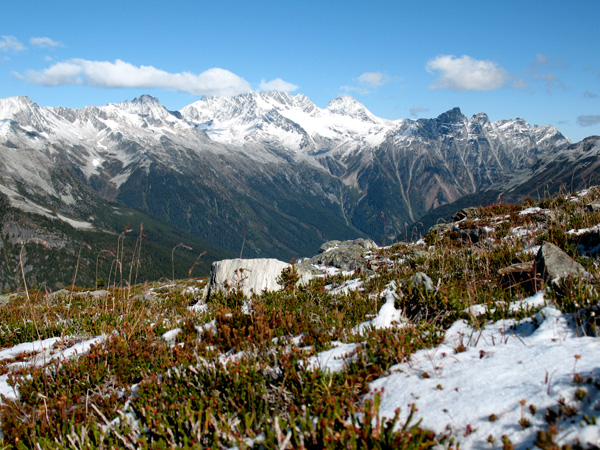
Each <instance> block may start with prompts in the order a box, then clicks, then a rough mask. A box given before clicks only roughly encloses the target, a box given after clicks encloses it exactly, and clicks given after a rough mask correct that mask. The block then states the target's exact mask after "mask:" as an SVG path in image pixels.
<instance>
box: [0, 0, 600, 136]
mask: <svg viewBox="0 0 600 450" xmlns="http://www.w3.org/2000/svg"><path fill="white" fill-rule="evenodd" d="M2 9H3V11H2V15H1V17H0V98H4V97H11V96H16V95H27V96H28V97H30V98H31V100H33V101H34V102H36V103H38V104H39V105H42V106H65V107H70V108H79V107H83V106H86V105H104V104H107V103H112V102H120V101H123V100H130V99H133V98H134V97H136V96H139V95H141V94H144V93H147V94H151V95H154V96H156V97H158V98H159V100H160V101H161V102H162V103H163V104H164V105H165V106H166V107H167V108H169V109H171V110H178V109H181V108H182V107H183V106H186V105H188V104H190V103H192V102H194V101H196V100H198V99H199V98H200V97H202V96H203V95H232V94H236V93H241V92H247V91H250V90H254V91H260V90H267V89H273V88H275V89H283V90H289V91H290V92H292V93H301V94H304V95H306V96H308V97H309V98H310V99H311V100H313V101H314V102H315V103H316V104H317V105H318V106H320V107H325V106H326V105H327V103H328V102H329V101H330V100H331V99H333V98H335V97H338V96H339V95H352V96H353V97H355V98H356V99H357V100H359V101H360V102H361V103H363V104H365V105H366V106H367V108H369V109H370V110H371V111H372V112H373V113H374V114H375V115H377V116H380V117H384V118H388V119H397V118H404V117H409V118H414V117H435V116H437V115H439V114H440V113H442V112H444V111H447V110H448V109H450V108H452V107H455V106H458V107H460V108H461V110H462V111H463V113H464V114H465V115H467V116H468V117H470V116H471V115H473V114H475V113H478V112H485V113H487V114H488V115H489V116H490V119H491V120H499V119H511V118H516V117H522V118H524V119H525V120H527V121H528V122H530V123H531V124H539V125H543V124H551V125H555V126H556V127H557V128H558V129H559V130H561V131H562V132H563V133H564V134H565V135H566V136H567V137H569V138H570V139H571V140H573V141H578V140H581V139H583V138H584V137H586V136H589V135H593V134H600V27H598V17H600V2H599V1H597V0H582V1H573V2H567V1H544V2H541V1H523V0H520V1H512V0H508V1H503V2H493V1H481V0H479V1H452V2H451V1H448V0H446V1H428V2H405V1H400V0H396V1H353V0H345V1H338V0H321V1H311V0H303V1H296V0H278V1H261V0H255V1H251V0H245V1H242V0H237V1H233V0H221V1H219V2H206V1H181V0H171V1H169V2H165V1H154V0H145V1H137V0H128V1H122V0H120V1H112V0H104V1H102V2H95V1H94V2H92V1H85V0H84V1H82V0H78V1H71V0H54V1H39V0H36V1H33V0H20V1H18V2H17V1H12V2H5V4H3V8H2Z"/></svg>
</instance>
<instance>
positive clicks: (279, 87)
mask: <svg viewBox="0 0 600 450" xmlns="http://www.w3.org/2000/svg"><path fill="white" fill-rule="evenodd" d="M259 89H260V90H261V91H284V92H294V91H295V90H296V89H298V86H296V85H295V84H292V83H288V82H287V81H284V80H282V79H281V78H275V79H274V80H271V81H265V80H262V81H261V82H260V85H259Z"/></svg>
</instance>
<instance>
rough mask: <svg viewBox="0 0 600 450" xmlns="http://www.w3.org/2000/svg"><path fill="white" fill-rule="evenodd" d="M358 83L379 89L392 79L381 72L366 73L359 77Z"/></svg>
mask: <svg viewBox="0 0 600 450" xmlns="http://www.w3.org/2000/svg"><path fill="white" fill-rule="evenodd" d="M358 81H359V82H360V83H361V84H363V85H366V86H368V87H372V88H375V87H379V86H383V85H384V84H386V83H388V82H389V81H390V77H388V76H387V75H385V74H383V73H381V72H365V73H363V74H362V75H361V76H359V77H358Z"/></svg>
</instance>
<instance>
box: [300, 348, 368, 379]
mask: <svg viewBox="0 0 600 450" xmlns="http://www.w3.org/2000/svg"><path fill="white" fill-rule="evenodd" d="M331 345H332V348H331V349H329V350H326V351H324V352H321V353H318V354H316V355H315V356H311V357H310V358H309V359H308V364H307V365H306V368H307V369H309V370H316V369H321V370H329V371H331V372H341V371H342V370H344V369H345V368H346V361H347V360H348V358H351V355H352V354H353V353H354V352H356V350H358V349H359V348H360V344H344V343H342V342H337V341H334V342H332V343H331Z"/></svg>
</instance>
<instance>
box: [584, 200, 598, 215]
mask: <svg viewBox="0 0 600 450" xmlns="http://www.w3.org/2000/svg"><path fill="white" fill-rule="evenodd" d="M585 210H586V211H587V212H598V211H600V200H595V201H593V202H592V203H590V204H588V205H586V207H585Z"/></svg>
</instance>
